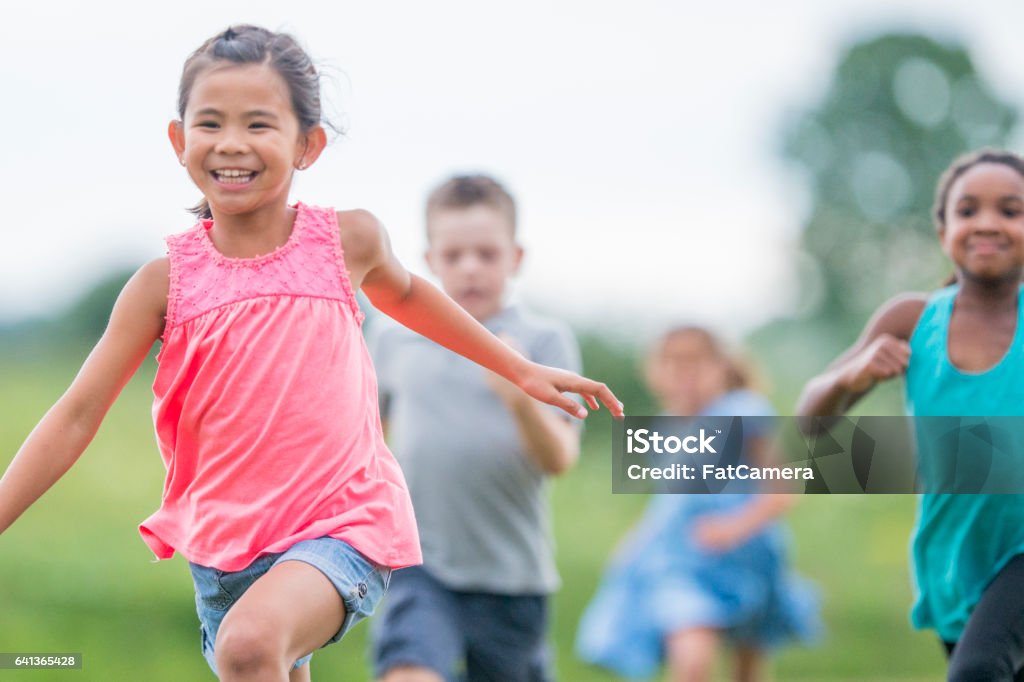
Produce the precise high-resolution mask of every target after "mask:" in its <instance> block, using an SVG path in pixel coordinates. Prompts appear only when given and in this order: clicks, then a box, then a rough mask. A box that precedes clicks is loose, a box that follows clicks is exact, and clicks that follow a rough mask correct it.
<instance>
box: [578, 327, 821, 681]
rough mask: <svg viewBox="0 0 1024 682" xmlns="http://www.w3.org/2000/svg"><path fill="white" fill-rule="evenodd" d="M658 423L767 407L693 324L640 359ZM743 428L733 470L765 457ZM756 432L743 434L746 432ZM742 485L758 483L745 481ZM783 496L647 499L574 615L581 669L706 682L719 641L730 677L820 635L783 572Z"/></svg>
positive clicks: (812, 610)
mask: <svg viewBox="0 0 1024 682" xmlns="http://www.w3.org/2000/svg"><path fill="white" fill-rule="evenodd" d="M647 382H648V385H649V387H650V389H651V390H652V392H653V393H654V394H655V395H656V397H657V398H658V401H659V402H660V404H661V406H662V408H663V411H664V413H665V414H666V415H677V416H685V415H704V416H734V415H743V416H747V415H749V416H759V415H763V416H767V415H771V414H772V409H771V406H770V405H769V404H768V402H767V401H766V400H765V399H764V398H762V397H761V396H759V395H757V394H756V393H754V392H752V391H750V390H748V389H746V388H745V384H746V381H745V378H744V377H743V376H742V374H741V372H740V371H738V368H737V366H736V364H735V363H734V362H732V360H731V358H729V357H728V355H727V354H726V353H725V352H724V350H723V348H722V346H721V345H720V344H719V342H718V341H717V340H716V339H715V338H714V336H712V335H711V334H710V333H709V332H708V331H706V330H704V329H702V328H699V327H680V328H676V329H673V330H671V331H669V332H668V333H666V334H665V335H664V336H663V337H662V338H661V339H660V341H659V342H658V343H657V344H656V347H655V349H654V350H653V352H652V353H651V355H650V357H649V359H648V363H647ZM749 421H750V423H749V424H748V423H747V422H744V431H745V434H746V435H747V436H748V437H747V438H746V439H745V440H746V442H747V443H750V446H749V447H748V448H747V449H746V451H745V452H744V453H743V455H742V456H741V460H740V462H739V463H748V464H758V463H761V462H764V461H765V460H766V458H767V448H768V437H767V434H765V433H763V432H762V433H758V432H756V428H757V423H755V422H760V423H762V424H763V423H764V422H763V420H749ZM752 429H755V431H754V432H753V433H751V430H752ZM751 483H752V484H753V483H756V482H755V481H751ZM791 502H792V497H791V496H789V495H783V494H774V495H756V494H754V489H753V488H750V489H748V490H747V491H745V492H739V493H737V494H718V495H714V494H684V493H680V494H660V495H654V496H653V498H652V502H651V504H650V506H649V507H648V509H647V511H646V513H645V514H644V517H643V519H642V520H641V521H640V523H639V525H638V526H637V527H636V528H634V529H633V531H632V532H631V533H630V534H629V536H628V537H627V538H626V540H625V542H624V543H623V545H622V547H621V548H620V549H619V551H618V552H617V553H616V556H615V557H614V558H613V560H612V562H611V564H610V566H609V567H608V569H607V571H606V574H605V576H604V578H603V580H602V583H601V585H600V587H599V589H598V592H597V594H596V595H595V597H594V599H593V600H592V601H591V603H590V605H589V606H588V607H587V609H586V611H585V612H584V614H583V618H582V621H581V623H580V627H579V631H578V634H577V640H576V649H577V653H578V655H579V656H580V658H582V659H583V660H585V661H588V662H590V663H594V664H597V665H601V666H604V667H606V668H609V669H611V670H613V671H615V672H617V673H618V674H620V675H624V676H627V677H633V678H642V677H650V676H652V675H654V674H655V673H657V671H658V670H659V668H660V667H661V666H662V664H665V665H666V666H667V671H668V674H669V677H670V679H672V680H673V681H675V682H699V681H701V680H707V679H710V676H711V672H712V670H713V667H714V663H715V659H716V657H717V655H718V652H719V650H720V649H721V645H722V644H723V640H729V641H730V642H731V643H733V644H734V645H735V679H737V680H741V681H743V682H753V681H754V680H758V679H761V677H762V669H763V663H764V653H765V651H766V650H767V649H769V648H771V647H774V646H776V645H778V644H781V643H783V642H784V641H786V640H788V639H791V638H794V637H796V638H810V637H812V636H813V635H814V633H815V632H816V631H817V630H818V619H817V603H816V602H817V599H816V596H815V593H814V590H813V589H812V588H811V587H810V586H809V585H808V584H806V583H805V582H803V581H801V580H799V579H797V578H795V577H794V576H792V575H791V574H790V573H789V570H788V568H787V562H786V537H785V529H784V528H783V527H782V526H781V525H780V524H779V523H778V522H777V521H776V519H777V517H778V516H779V515H780V514H782V513H783V512H784V511H785V510H786V509H787V508H788V507H789V506H790V504H791Z"/></svg>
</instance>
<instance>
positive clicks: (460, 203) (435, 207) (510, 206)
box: [426, 173, 516, 239]
mask: <svg viewBox="0 0 1024 682" xmlns="http://www.w3.org/2000/svg"><path fill="white" fill-rule="evenodd" d="M478 204H483V205H485V206H490V207H491V208H494V209H497V210H499V211H501V212H503V213H505V215H507V216H508V220H509V224H510V225H511V226H512V237H513V239H514V238H515V236H516V201H515V199H513V198H512V195H511V194H509V192H508V190H507V189H505V187H504V186H502V184H501V183H500V182H498V181H497V180H495V179H494V178H492V177H491V176H489V175H483V174H479V173H478V174H474V175H455V176H453V177H451V178H449V179H448V180H446V181H444V182H443V183H441V184H440V185H438V186H437V187H436V188H435V189H434V191H433V192H431V193H430V196H428V197H427V212H426V216H427V238H428V239H429V238H430V215H431V214H432V213H434V212H435V211H439V210H443V209H449V208H452V209H460V208H470V207H472V206H476V205H478Z"/></svg>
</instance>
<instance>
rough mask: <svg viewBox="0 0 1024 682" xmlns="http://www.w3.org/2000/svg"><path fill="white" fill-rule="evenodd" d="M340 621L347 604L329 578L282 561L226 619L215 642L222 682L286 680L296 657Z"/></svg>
mask: <svg viewBox="0 0 1024 682" xmlns="http://www.w3.org/2000/svg"><path fill="white" fill-rule="evenodd" d="M344 619H345V605H344V603H343V602H342V601H341V595H339V594H338V591H337V590H336V589H335V588H334V585H333V584H332V583H331V581H330V580H328V579H327V576H325V575H324V574H323V573H321V572H320V571H319V570H317V569H316V568H314V567H313V566H310V565H309V564H307V563H303V562H301V561H282V562H281V563H279V564H277V565H275V566H274V567H273V568H271V569H270V570H269V571H267V573H266V575H264V576H263V577H261V578H260V579H259V580H257V581H256V582H254V583H253V584H252V586H251V587H250V588H249V589H248V591H246V593H245V594H244V595H242V598H241V599H239V600H238V601H237V602H236V603H235V605H234V606H232V607H231V610H230V611H228V614H227V615H226V616H225V617H224V621H223V622H222V623H221V626H220V629H219V630H218V631H217V641H216V643H215V644H214V652H215V655H216V658H217V670H218V672H220V679H221V682H240V681H242V680H244V681H245V682H287V681H288V680H289V674H290V673H289V671H290V670H291V667H292V665H293V664H294V663H295V661H296V659H298V658H301V657H302V656H304V655H306V654H308V653H309V652H311V651H313V650H315V649H317V648H319V647H321V646H323V644H324V643H325V642H327V641H328V640H329V639H331V637H333V636H334V635H335V634H337V632H338V630H339V629H340V628H341V624H342V623H343V622H344ZM303 667H304V668H306V673H305V674H306V675H307V676H308V673H309V668H308V666H303ZM298 679H302V678H298ZM306 679H308V677H307V678H306Z"/></svg>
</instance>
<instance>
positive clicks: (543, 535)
mask: <svg viewBox="0 0 1024 682" xmlns="http://www.w3.org/2000/svg"><path fill="white" fill-rule="evenodd" d="M484 326H485V327H487V328H488V329H489V330H490V331H492V332H494V333H495V334H502V333H504V334H507V335H508V336H510V337H511V338H512V339H514V340H515V342H516V343H517V344H518V346H519V347H520V350H521V351H522V352H523V353H524V354H525V355H526V356H527V357H528V358H530V359H531V360H534V361H536V362H539V363H541V364H544V365H550V366H552V367H560V368H562V369H568V370H572V371H574V372H578V371H579V366H580V360H579V349H578V347H577V345H576V341H575V339H574V338H573V336H572V333H571V332H570V331H569V329H568V328H567V327H566V326H565V325H563V324H561V323H559V322H556V321H553V320H546V319H538V318H536V317H533V316H530V315H527V314H526V313H524V312H522V311H520V310H519V309H517V308H506V309H504V310H502V311H501V312H500V313H498V314H497V315H495V316H494V317H492V318H490V319H489V320H487V321H485V322H484ZM370 341H371V342H370V348H371V352H372V354H373V360H374V364H375V366H376V370H377V381H378V386H379V391H380V402H381V415H382V416H383V417H384V418H385V419H387V420H388V440H389V443H390V445H391V449H392V451H393V452H394V454H395V457H396V458H397V459H398V461H399V463H400V464H401V465H402V471H403V472H404V473H405V478H406V481H407V483H408V485H409V491H410V493H411V494H412V502H413V507H414V508H415V510H416V521H417V523H418V525H419V531H420V542H421V544H422V546H423V566H424V568H426V569H427V570H428V571H429V572H430V574H431V575H433V576H434V577H435V578H436V579H438V580H439V581H441V582H442V583H443V584H444V585H446V586H447V587H449V588H451V589H456V590H468V591H480V592H492V593H498V594H547V593H550V592H553V591H554V590H556V589H557V588H558V585H559V578H558V572H557V570H556V568H555V560H554V543H553V540H552V537H551V523H550V512H549V509H548V489H547V477H546V476H545V475H544V474H543V473H542V472H541V471H540V469H539V468H538V467H537V466H536V465H535V464H534V463H533V460H531V459H530V457H529V455H528V454H527V453H526V452H525V451H524V450H523V444H522V441H521V438H520V436H519V431H518V428H517V427H516V424H515V421H514V418H513V416H512V415H511V413H510V412H509V411H508V409H507V408H506V407H505V404H504V403H503V402H502V401H501V399H500V398H499V397H498V395H497V394H496V393H495V392H494V391H493V390H491V388H490V387H489V386H488V385H487V383H486V380H485V374H484V372H485V371H486V370H484V369H483V368H482V367H480V366H479V365H476V364H474V363H473V362H470V361H469V360H467V359H465V358H463V357H462V356H460V355H458V354H456V353H453V352H451V351H449V350H447V349H445V348H442V347H441V346H438V345H437V344H435V343H434V342H432V341H430V340H428V339H426V338H424V337H422V336H420V335H418V334H416V333H414V332H411V331H409V330H408V329H406V328H405V327H401V326H399V325H397V324H395V323H393V322H391V321H390V320H378V322H377V325H376V326H375V328H374V329H373V330H372V333H371V335H370ZM551 409H553V410H556V412H558V413H559V414H561V415H564V416H565V418H566V419H571V420H572V421H574V422H575V421H576V420H575V419H572V418H571V417H569V416H568V415H566V414H565V413H564V412H562V411H561V410H557V408H551Z"/></svg>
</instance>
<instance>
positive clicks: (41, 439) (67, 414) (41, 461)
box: [0, 258, 168, 533]
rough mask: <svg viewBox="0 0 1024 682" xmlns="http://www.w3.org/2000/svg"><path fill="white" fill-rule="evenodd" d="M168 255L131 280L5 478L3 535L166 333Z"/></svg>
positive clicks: (0, 485) (0, 486)
mask: <svg viewBox="0 0 1024 682" xmlns="http://www.w3.org/2000/svg"><path fill="white" fill-rule="evenodd" d="M167 273H168V265H167V259H166V258H161V259H158V260H155V261H152V262H151V263H148V264H146V265H144V266H142V267H141V268H140V269H139V270H138V272H136V273H135V275H133V276H132V278H131V279H130V280H129V281H128V283H127V284H126V285H125V287H124V289H123V290H122V291H121V295H120V296H119V297H118V299H117V302H116V303H115V304H114V309H113V312H112V313H111V316H110V323H109V324H108V325H107V329H106V331H105V332H104V333H103V336H102V337H101V338H100V340H99V342H98V343H97V344H96V347H95V348H93V350H92V352H91V353H90V354H89V357H88V358H86V360H85V363H84V364H83V365H82V369H81V370H80V371H79V372H78V376H76V377H75V379H74V381H73V382H72V383H71V386H70V387H69V388H68V390H67V391H66V392H65V393H64V395H62V396H61V397H60V399H59V400H57V402H56V403H55V404H54V406H53V407H52V408H50V410H49V411H48V412H47V413H46V415H45V416H44V417H43V418H42V420H41V421H40V422H39V424H38V425H36V427H35V429H33V430H32V433H31V434H29V436H28V438H27V439H26V440H25V443H24V444H23V445H22V446H21V449H20V450H19V451H18V453H17V455H16V456H15V457H14V460H13V461H12V462H11V464H10V466H9V467H8V468H7V472H6V473H5V474H4V475H3V478H0V533H2V532H3V531H4V530H5V529H7V528H8V527H9V526H10V525H11V524H12V523H14V521H15V520H16V519H17V518H18V517H19V516H21V514H22V512H24V511H25V510H26V509H28V507H29V506H31V505H32V503H33V502H35V501H36V500H37V499H38V498H39V497H40V496H41V495H42V494H43V493H45V492H46V491H47V490H49V488H50V486H52V485H53V484H54V483H56V482H57V480H58V479H60V477H61V476H63V475H64V473H65V472H66V471H67V470H68V469H70V468H71V466H72V465H73V464H74V463H75V461H76V460H77V459H78V457H79V456H80V455H81V454H82V452H83V451H84V450H85V448H86V446H88V445H89V443H90V441H92V439H93V436H95V435H96V431H97V430H98V429H99V426H100V423H101V422H102V421H103V417H104V416H106V414H107V410H109V409H110V406H111V405H112V404H113V402H114V400H115V399H116V398H117V396H118V394H120V392H121V389H122V388H124V385H125V384H126V383H128V380H129V379H130V378H131V376H132V375H133V374H134V373H135V370H136V369H138V367H139V365H140V364H142V361H143V360H144V359H145V357H146V354H147V353H148V352H149V350H150V348H152V346H153V343H154V342H155V341H156V340H157V339H158V338H159V337H160V334H161V333H162V331H163V324H164V314H165V310H166V302H167V286H168V279H167Z"/></svg>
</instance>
